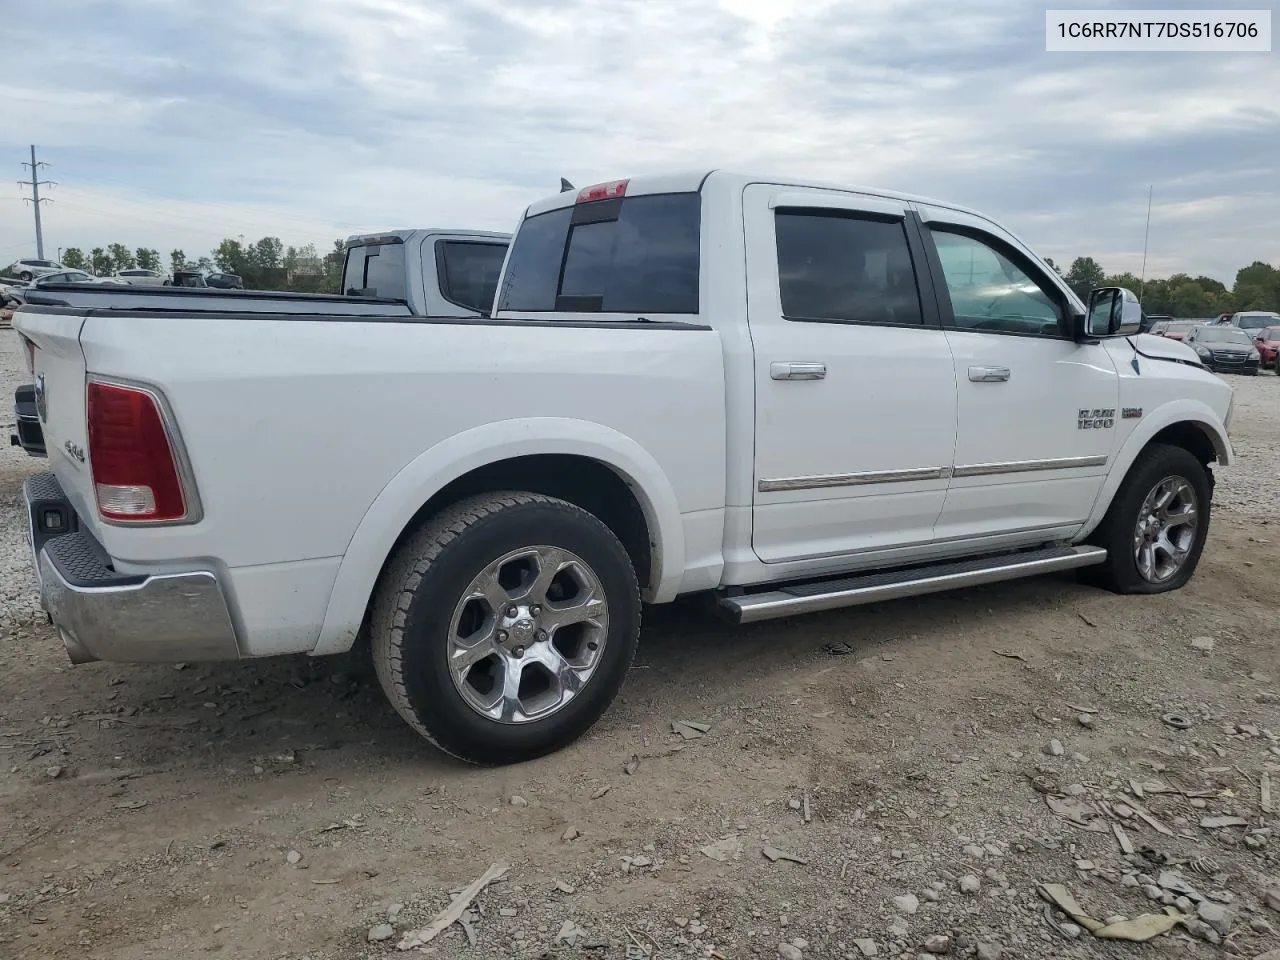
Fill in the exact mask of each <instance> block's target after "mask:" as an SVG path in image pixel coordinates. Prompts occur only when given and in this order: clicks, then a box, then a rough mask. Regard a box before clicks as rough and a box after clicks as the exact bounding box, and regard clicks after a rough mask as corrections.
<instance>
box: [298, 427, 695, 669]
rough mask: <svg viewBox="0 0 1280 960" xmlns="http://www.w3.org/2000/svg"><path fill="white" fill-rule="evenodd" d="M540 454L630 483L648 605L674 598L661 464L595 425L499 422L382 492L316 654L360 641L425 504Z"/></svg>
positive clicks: (666, 484) (339, 583) (667, 493)
mask: <svg viewBox="0 0 1280 960" xmlns="http://www.w3.org/2000/svg"><path fill="white" fill-rule="evenodd" d="M538 454H566V455H570V456H582V457H588V458H590V459H592V460H597V461H599V462H600V463H603V464H604V465H606V466H608V467H610V468H611V469H612V470H613V471H614V472H616V473H617V474H618V475H619V476H620V477H621V478H622V480H623V481H624V482H626V483H627V485H628V486H629V487H630V488H631V489H632V491H633V492H634V493H635V495H636V498H637V499H638V500H639V502H640V506H641V508H642V509H643V510H644V514H645V520H646V522H647V523H648V525H649V532H650V536H651V538H652V541H653V546H652V556H653V560H652V563H653V567H652V569H651V570H650V577H649V583H650V584H651V586H650V588H649V590H648V591H647V592H646V593H647V596H646V599H649V600H653V601H659V602H661V601H664V600H669V599H671V598H672V597H673V596H674V595H675V592H676V590H677V589H678V587H679V584H680V580H681V577H682V575H683V567H684V528H683V525H682V523H681V519H680V507H679V503H678V501H677V499H676V495H675V490H674V489H673V488H672V486H671V482H670V480H668V478H667V476H666V473H665V472H664V471H663V469H662V467H661V466H660V465H659V463H658V462H657V461H656V460H655V459H654V458H653V457H652V456H651V455H650V454H649V453H648V452H647V451H646V450H644V448H642V447H641V446H640V445H639V444H638V443H636V442H635V441H634V440H632V439H631V438H629V437H627V436H625V435H624V434H621V433H619V432H618V431H616V430H614V429H612V428H610V427H606V426H603V425H601V424H598V423H593V422H591V421H587V420H573V419H567V418H552V417H538V418H527V419H516V420H500V421H497V422H494V423H487V424H484V425H483V426H479V427H475V428H473V429H471V430H467V431H465V432H463V433H460V434H457V435H455V436H452V437H449V438H448V439H447V440H443V441H441V442H440V443H438V444H436V445H435V446H433V447H431V448H430V449H429V450H427V451H425V452H424V453H422V454H420V455H419V456H418V457H417V458H415V459H414V460H412V461H411V462H410V463H409V464H408V465H406V466H405V467H404V468H403V469H402V470H401V471H400V472H399V473H398V474H396V475H395V477H393V478H392V479H391V481H390V482H389V483H388V484H387V485H386V486H385V487H384V488H383V489H382V491H381V492H380V493H379V494H378V496H377V497H376V498H375V499H374V501H373V503H372V504H370V506H369V509H368V510H367V511H366V512H365V514H364V516H363V518H361V521H360V524H359V526H357V528H356V531H355V533H354V535H353V536H352V537H351V541H350V542H349V543H348V544H347V549H346V551H345V552H344V554H343V557H342V562H341V564H340V565H339V567H338V573H337V577H336V578H335V580H334V584H333V591H332V593H331V594H330V597H329V605H328V608H327V609H326V611H325V617H324V623H323V625H322V626H321V628H320V637H319V639H318V641H317V642H316V645H315V648H314V649H313V650H312V653H313V654H314V655H317V656H319V655H323V654H331V653H341V652H342V651H344V650H347V649H349V648H350V647H351V645H352V643H354V642H355V638H356V634H357V633H358V632H359V630H360V625H361V623H362V622H363V620H364V614H365V610H366V608H367V607H368V604H369V599H370V597H371V596H372V595H373V590H374V587H375V585H376V582H377V578H378V574H379V573H380V572H381V570H382V566H383V563H384V562H385V561H386V559H387V556H388V555H389V554H390V552H391V549H392V547H393V546H395V542H396V539H397V538H398V537H399V536H400V534H401V533H402V532H403V531H404V528H405V526H406V525H407V524H408V523H409V521H410V520H412V519H413V516H414V514H416V513H417V512H418V510H419V509H421V507H422V505H423V504H424V503H426V502H427V501H428V500H430V499H431V497H433V496H434V495H435V494H436V493H438V492H439V491H440V490H442V489H444V488H445V487H446V486H447V485H448V484H450V483H452V482H453V481H454V480H457V479H458V478H459V477H462V476H464V475H465V474H468V473H470V472H471V471H473V470H476V469H478V468H480V467H485V466H488V465H490V464H494V463H500V462H501V461H503V460H511V459H514V458H516V457H526V456H534V455H538Z"/></svg>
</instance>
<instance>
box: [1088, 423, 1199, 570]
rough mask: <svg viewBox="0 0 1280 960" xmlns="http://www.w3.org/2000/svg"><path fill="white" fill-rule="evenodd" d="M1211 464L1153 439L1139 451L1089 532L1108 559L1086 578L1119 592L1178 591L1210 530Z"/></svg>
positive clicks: (1181, 449)
mask: <svg viewBox="0 0 1280 960" xmlns="http://www.w3.org/2000/svg"><path fill="white" fill-rule="evenodd" d="M1211 495H1212V488H1211V486H1210V477H1209V471H1208V469H1207V468H1206V467H1205V466H1204V464H1202V463H1201V462H1200V461H1199V460H1197V459H1196V457H1195V456H1194V455H1192V454H1191V453H1190V452H1188V451H1187V450H1184V449H1183V448H1181V447H1173V446H1168V445H1165V444H1152V445H1151V446H1149V447H1147V448H1146V449H1145V450H1143V451H1142V453H1141V454H1139V455H1138V459H1137V460H1136V461H1135V462H1134V464H1133V466H1132V467H1131V468H1130V470H1129V474H1128V476H1126V477H1125V479H1124V482H1123V483H1121V484H1120V489H1119V490H1117V491H1116V495H1115V498H1114V499H1113V500H1112V501H1111V507H1110V509H1109V510H1108V511H1107V515H1106V517H1105V518H1104V519H1103V521H1102V523H1101V524H1100V525H1099V526H1098V529H1097V531H1095V532H1094V534H1093V536H1092V537H1090V542H1091V543H1094V544H1095V545H1097V546H1100V547H1105V548H1106V550H1107V560H1106V562H1105V563H1104V564H1101V565H1099V566H1097V567H1089V568H1087V572H1086V574H1085V576H1086V579H1090V580H1092V581H1094V582H1095V583H1097V584H1098V585H1099V586H1103V587H1106V588H1107V589H1109V590H1114V591H1115V592H1117V593H1164V592H1166V591H1169V590H1177V589H1178V588H1179V587H1181V586H1183V585H1184V584H1186V582H1187V581H1188V580H1190V579H1191V576H1192V574H1194V573H1195V569H1196V565H1197V564H1198V563H1199V562H1200V554H1201V553H1202V552H1203V550H1204V543H1205V537H1206V536H1207V535H1208V532H1209V505H1210V497H1211Z"/></svg>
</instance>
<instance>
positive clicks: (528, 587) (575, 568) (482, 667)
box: [448, 546, 609, 723]
mask: <svg viewBox="0 0 1280 960" xmlns="http://www.w3.org/2000/svg"><path fill="white" fill-rule="evenodd" d="M608 632H609V605H608V603H607V602H606V600H605V594H604V588H603V587H602V586H601V584H600V579H599V577H597V576H596V574H595V571H593V570H592V569H591V568H590V567H589V566H587V564H586V563H585V562H584V561H583V560H582V558H580V557H578V556H576V555H574V554H572V553H570V552H569V551H567V550H562V549H560V548H558V547H551V546H535V547H523V548H521V549H519V550H513V551H511V552H510V553H508V554H506V555H505V556H503V557H500V558H499V559H497V560H495V561H494V562H493V563H491V564H489V565H488V566H487V567H485V568H484V569H483V570H481V571H480V573H479V574H477V575H476V577H475V579H473V580H472V581H471V584H470V586H468V587H467V589H466V591H465V592H464V593H463V596H462V599H461V600H459V601H458V604H457V606H456V607H454V610H453V616H452V617H451V618H450V622H449V649H448V657H449V673H450V675H451V676H452V678H453V683H454V686H455V687H456V688H457V690H458V692H459V693H460V694H462V699H463V700H464V701H465V702H466V704H467V706H469V707H471V709H472V710H474V711H476V713H479V714H480V715H481V716H484V717H487V718H488V719H490V720H496V721H498V722H500V723H528V722H530V721H533V720H542V719H544V718H546V717H549V716H550V715H551V714H553V713H556V712H557V711H558V710H560V709H562V708H563V707H564V706H565V705H566V704H568V703H569V701H571V700H572V699H573V698H574V697H575V696H577V694H578V693H579V692H580V691H581V690H582V688H583V687H584V686H586V684H587V682H588V681H589V680H590V679H591V676H592V674H593V673H594V672H595V670H596V667H597V665H598V664H599V663H600V657H601V653H602V652H603V650H604V645H605V640H606V638H607V636H608Z"/></svg>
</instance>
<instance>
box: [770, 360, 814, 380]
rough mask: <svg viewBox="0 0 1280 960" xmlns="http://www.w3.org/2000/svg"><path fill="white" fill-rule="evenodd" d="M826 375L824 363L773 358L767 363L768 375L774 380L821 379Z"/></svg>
mask: <svg viewBox="0 0 1280 960" xmlns="http://www.w3.org/2000/svg"><path fill="white" fill-rule="evenodd" d="M826 375H827V365H826V364H825V363H800V362H797V361H794V360H775V361H773V363H771V364H769V376H770V377H771V378H772V379H774V380H822V379H823V378H824V377H826Z"/></svg>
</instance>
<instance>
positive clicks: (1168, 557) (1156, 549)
mask: <svg viewBox="0 0 1280 960" xmlns="http://www.w3.org/2000/svg"><path fill="white" fill-rule="evenodd" d="M1199 506H1200V505H1199V501H1198V498H1197V497H1196V491H1195V488H1194V487H1193V486H1192V485H1191V483H1190V482H1189V481H1187V480H1185V479H1184V478H1182V477H1166V478H1165V479H1163V480H1161V481H1160V482H1159V483H1157V484H1156V485H1155V486H1154V487H1153V488H1152V489H1151V492H1150V493H1148V494H1147V497H1146V499H1145V500H1144V501H1143V502H1142V507H1141V509H1140V510H1139V511H1138V523H1137V526H1136V527H1135V528H1134V531H1133V558H1134V561H1135V562H1136V563H1137V566H1138V573H1139V574H1140V575H1141V576H1142V578H1143V579H1144V580H1146V581H1147V582H1148V583H1163V582H1164V581H1166V580H1168V579H1170V578H1171V577H1173V576H1174V575H1175V574H1177V573H1178V571H1179V570H1181V569H1182V567H1183V565H1184V564H1185V563H1186V562H1187V558H1188V557H1189V556H1190V555H1191V548H1192V547H1193V546H1194V545H1195V542H1196V533H1197V530H1198V528H1199V524H1200V516H1199Z"/></svg>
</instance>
